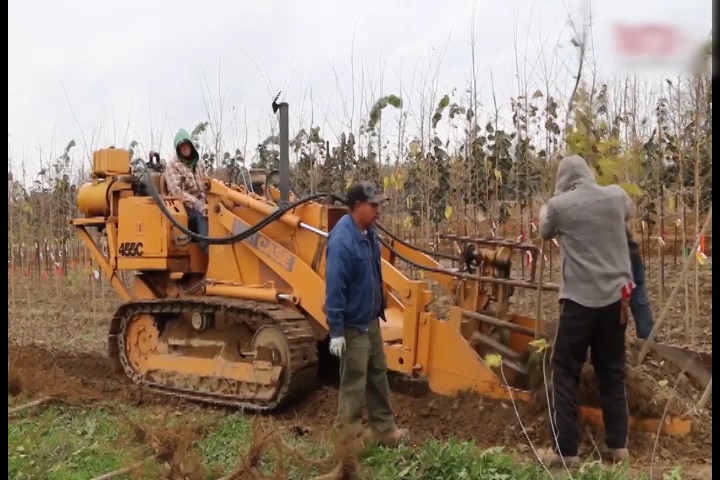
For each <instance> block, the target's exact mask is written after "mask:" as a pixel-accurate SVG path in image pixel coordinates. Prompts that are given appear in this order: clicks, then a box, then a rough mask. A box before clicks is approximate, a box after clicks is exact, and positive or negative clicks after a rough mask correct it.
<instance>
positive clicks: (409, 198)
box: [405, 195, 412, 208]
mask: <svg viewBox="0 0 720 480" xmlns="http://www.w3.org/2000/svg"><path fill="white" fill-rule="evenodd" d="M405 203H406V204H407V207H408V208H412V197H410V195H408V196H407V198H406V199H405Z"/></svg>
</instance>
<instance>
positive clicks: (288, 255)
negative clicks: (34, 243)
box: [72, 103, 689, 434]
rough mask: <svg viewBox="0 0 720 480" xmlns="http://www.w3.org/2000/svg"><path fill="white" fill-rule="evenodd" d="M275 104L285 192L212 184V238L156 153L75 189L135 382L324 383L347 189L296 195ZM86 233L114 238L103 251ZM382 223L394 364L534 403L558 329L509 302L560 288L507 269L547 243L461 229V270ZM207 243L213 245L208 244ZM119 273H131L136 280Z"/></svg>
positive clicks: (230, 391)
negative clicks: (547, 344) (328, 285)
mask: <svg viewBox="0 0 720 480" xmlns="http://www.w3.org/2000/svg"><path fill="white" fill-rule="evenodd" d="M274 106H276V107H277V108H278V109H279V116H280V168H279V187H278V188H274V187H270V186H269V185H268V181H267V176H266V174H265V173H264V172H262V171H257V170H253V171H249V172H248V171H244V174H243V175H242V176H241V177H242V180H241V181H239V182H237V183H238V184H235V183H228V184H226V183H224V182H221V181H218V180H215V179H213V180H210V181H209V185H208V195H207V200H208V223H209V234H208V236H207V237H202V238H201V237H199V236H198V235H197V234H196V233H194V232H193V231H192V229H191V228H189V225H188V216H187V213H186V210H185V207H184V206H183V202H182V201H181V200H180V199H179V198H173V197H172V196H170V195H169V194H168V192H167V190H166V186H165V180H164V174H163V173H162V165H161V164H160V162H159V157H157V156H156V155H155V156H154V157H155V161H153V158H151V159H150V161H149V162H147V163H145V162H144V161H134V162H131V159H130V154H129V152H128V151H126V150H122V149H115V148H109V149H102V150H98V151H96V152H94V154H93V172H92V180H91V181H90V182H89V183H86V184H84V185H82V186H81V187H80V188H79V190H78V195H77V202H78V207H79V210H80V211H81V212H82V214H83V217H82V218H77V219H74V220H73V221H72V223H73V225H74V226H75V228H76V232H77V235H78V236H79V237H80V238H81V239H82V240H83V241H84V243H85V245H86V246H87V248H88V249H89V251H90V252H91V254H92V255H93V257H94V259H95V260H96V262H97V263H98V264H99V266H100V267H101V269H102V272H103V273H104V275H105V276H106V277H107V278H108V279H109V280H110V282H111V283H112V286H113V287H114V288H115V290H116V291H117V292H118V294H119V295H120V296H121V297H122V298H123V300H124V301H125V303H123V304H122V305H121V306H120V307H119V308H118V309H117V311H116V312H115V315H114V317H113V318H112V321H111V324H110V331H109V336H108V346H109V355H110V358H111V360H112V362H113V364H114V365H115V367H116V368H117V369H118V372H124V373H125V375H127V376H128V377H130V378H131V379H132V380H133V381H134V382H135V383H137V384H140V385H143V386H144V387H146V388H148V389H151V390H155V391H157V392H160V393H164V394H168V395H174V396H178V397H184V398H188V399H195V400H199V401H204V402H209V403H215V404H224V405H229V406H235V407H240V408H243V409H247V410H255V411H269V410H273V409H276V408H278V407H280V406H283V405H286V404H288V403H289V402H291V401H293V400H296V399H299V398H300V397H302V396H303V395H304V394H306V393H307V392H308V391H309V390H310V389H311V388H312V387H313V385H314V384H315V381H316V375H317V369H318V366H319V363H320V362H319V360H318V359H319V358H322V357H320V356H319V351H320V349H319V345H322V342H323V341H324V340H326V338H327V331H328V329H327V324H326V320H325V314H324V306H323V303H324V295H325V250H326V248H325V247H326V242H327V237H328V232H329V231H330V230H331V229H332V228H333V226H334V225H335V223H336V222H337V221H338V220H339V219H340V218H341V217H342V216H343V215H345V214H346V212H347V209H346V208H345V207H344V206H338V205H335V204H334V202H333V201H328V199H330V200H342V199H341V198H340V197H335V196H333V195H329V194H317V195H311V196H308V197H305V198H296V196H295V195H294V194H293V193H292V192H291V191H290V190H291V189H290V187H289V147H288V145H289V143H288V121H287V119H288V116H287V108H288V107H287V104H284V103H283V104H280V105H276V104H275V105H274ZM89 229H97V230H98V231H99V232H102V234H103V235H104V236H105V237H106V241H107V247H108V248H107V250H108V253H107V254H104V253H103V252H102V251H101V249H100V247H99V243H98V241H97V239H98V235H91V233H90V230H89ZM381 230H382V231H383V249H382V250H383V253H382V255H383V263H382V273H383V278H384V287H385V294H386V300H387V302H386V304H387V310H386V312H385V315H386V318H387V322H381V324H382V334H383V339H384V340H385V353H386V355H387V362H388V367H389V369H390V370H391V371H394V372H396V373H398V374H401V375H404V376H407V377H413V378H420V379H425V380H427V384H428V385H429V388H430V390H432V391H434V392H436V393H438V394H442V395H455V394H457V393H459V392H463V391H474V392H477V393H479V394H480V395H482V396H485V397H490V398H493V399H509V398H510V397H511V396H512V398H513V399H514V400H515V401H530V400H531V398H532V392H531V389H532V388H536V387H537V386H538V385H537V384H538V383H540V382H537V381H533V380H532V379H533V378H537V376H535V377H533V370H537V365H538V362H532V361H531V359H532V358H533V348H532V347H531V343H532V341H533V340H534V339H536V338H539V337H544V336H546V334H547V330H548V326H547V325H546V324H545V322H537V321H536V320H535V319H532V318H528V317H525V316H521V315H516V314H513V313H512V312H511V302H510V298H511V295H512V294H513V290H516V289H519V288H523V289H532V290H534V291H536V292H537V294H538V299H539V296H540V292H541V291H542V290H555V289H556V288H557V287H555V286H553V285H549V284H548V285H545V284H540V282H538V281H536V280H535V278H534V277H535V270H536V268H535V261H536V259H537V257H538V256H539V255H537V254H535V255H533V258H534V260H533V266H532V267H531V268H530V269H529V270H530V272H529V273H530V275H529V276H530V278H529V279H524V280H521V279H512V278H510V270H511V269H510V267H511V259H512V258H513V254H514V252H516V251H517V250H521V251H530V252H534V253H537V252H538V249H539V247H537V246H536V245H534V244H531V243H521V242H512V241H507V240H501V239H473V238H465V237H456V238H455V240H456V241H458V243H459V244H464V245H465V248H464V251H463V252H462V255H461V260H462V264H461V268H459V269H451V268H446V267H444V266H442V264H441V262H440V261H438V260H435V259H434V258H432V256H431V255H430V254H432V252H426V251H423V250H421V249H418V248H415V247H413V246H412V245H409V244H408V243H406V242H404V241H402V240H401V239H399V238H397V237H394V236H393V235H392V234H391V233H390V232H389V231H387V230H386V229H384V228H382V227H381ZM199 240H202V241H205V242H207V243H209V253H208V254H207V255H206V254H205V253H204V252H203V250H202V248H201V245H200V243H198V241H199ZM452 258H454V259H457V258H455V257H452ZM398 259H400V260H403V261H405V262H407V263H409V264H410V265H411V266H414V267H416V268H420V269H422V270H424V272H425V276H426V277H429V278H430V279H431V280H432V281H434V282H435V284H436V285H437V286H439V288H440V289H442V290H444V295H446V296H450V297H451V298H452V299H453V302H452V303H453V305H452V306H450V308H449V314H448V316H447V318H438V317H437V316H436V314H434V313H432V312H431V309H430V308H429V307H430V305H431V303H432V302H433V300H434V297H435V295H434V294H433V292H432V290H431V289H430V287H429V284H428V282H427V281H426V279H420V280H413V279H411V278H409V277H408V276H406V275H405V274H404V273H403V272H402V271H401V270H400V269H399V268H398V267H397V266H396V265H395V262H396V260H398ZM119 272H134V276H133V279H132V285H131V287H130V288H128V287H127V286H126V284H125V283H124V282H123V281H122V280H121V277H120V275H119ZM325 343H327V342H325ZM489 353H497V354H499V355H500V356H501V357H502V363H501V365H489V364H486V362H485V361H484V358H485V357H486V355H487V354H489ZM495 358H497V357H495ZM533 365H535V366H534V367H533ZM501 369H502V372H501ZM539 378H540V380H542V375H540V377H539ZM508 385H509V386H510V387H511V388H508ZM581 414H582V415H583V416H585V417H587V418H589V419H590V420H592V421H594V422H597V423H599V422H601V416H600V413H599V411H598V410H597V409H595V408H591V407H582V409H581ZM633 421H635V422H638V423H639V424H640V426H641V427H645V428H648V429H651V430H652V431H656V430H657V428H658V425H659V423H658V422H659V420H658V419H642V420H641V419H634V420H633ZM662 428H663V429H664V430H665V431H667V432H668V433H671V434H684V433H686V432H687V431H688V429H689V423H688V422H687V421H686V420H681V419H671V420H668V419H665V420H664V421H663V422H662Z"/></svg>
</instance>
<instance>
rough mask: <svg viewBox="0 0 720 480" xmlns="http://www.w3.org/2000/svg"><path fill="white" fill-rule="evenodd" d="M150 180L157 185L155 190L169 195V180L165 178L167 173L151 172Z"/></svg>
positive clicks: (163, 194)
mask: <svg viewBox="0 0 720 480" xmlns="http://www.w3.org/2000/svg"><path fill="white" fill-rule="evenodd" d="M150 181H151V182H152V184H153V186H154V187H155V190H157V192H158V193H159V194H160V195H161V196H163V197H166V196H168V195H169V193H168V189H167V181H166V180H165V173H164V172H163V173H158V172H151V173H150Z"/></svg>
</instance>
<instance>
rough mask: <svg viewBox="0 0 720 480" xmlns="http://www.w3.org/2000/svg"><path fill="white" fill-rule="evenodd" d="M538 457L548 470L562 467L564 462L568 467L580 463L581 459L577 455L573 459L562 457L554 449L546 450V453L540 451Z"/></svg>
mask: <svg viewBox="0 0 720 480" xmlns="http://www.w3.org/2000/svg"><path fill="white" fill-rule="evenodd" d="M538 457H539V458H540V462H542V464H543V465H545V466H546V467H548V468H554V467H562V466H563V460H564V461H565V465H566V466H567V467H570V466H572V465H576V464H578V463H580V457H578V456H577V455H576V456H573V457H567V456H565V457H560V455H558V454H557V453H556V452H555V451H554V450H552V449H548V450H545V451H544V452H543V451H538Z"/></svg>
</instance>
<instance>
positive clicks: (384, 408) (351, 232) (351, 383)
mask: <svg viewBox="0 0 720 480" xmlns="http://www.w3.org/2000/svg"><path fill="white" fill-rule="evenodd" d="M385 200H386V198H385V196H384V195H382V194H381V193H379V192H378V191H377V189H376V188H375V186H374V185H372V184H371V183H369V182H358V183H355V184H353V185H352V186H351V187H350V189H349V190H348V192H347V203H348V207H349V208H350V213H349V214H347V215H345V216H344V217H342V218H341V219H340V220H339V221H338V222H337V224H336V225H335V227H334V228H333V229H332V231H331V232H330V238H329V240H328V245H327V262H326V264H327V265H326V270H325V285H326V290H325V314H326V317H327V323H328V328H329V329H330V353H332V354H333V355H335V356H336V357H339V358H340V394H339V400H338V403H339V410H340V421H341V423H342V424H343V426H344V427H346V428H349V429H350V431H351V432H353V433H356V434H359V433H360V432H361V431H362V415H363V410H364V408H365V407H367V411H368V420H369V423H370V426H371V427H372V430H373V433H374V434H375V435H376V436H377V438H378V440H379V441H380V443H383V444H385V445H387V446H396V445H398V444H399V443H400V442H401V441H402V440H405V439H406V438H407V437H408V435H409V432H408V431H407V430H406V429H400V428H398V427H397V425H396V424H395V418H394V415H393V412H392V408H391V407H390V387H389V385H388V378H387V361H386V359H385V351H384V347H383V339H382V334H381V332H380V322H379V319H380V318H382V319H383V321H385V296H384V293H383V287H382V272H381V268H380V241H379V239H378V236H377V234H376V233H375V229H374V228H373V225H374V223H375V220H377V218H378V215H379V214H380V206H381V204H382V203H383V202H384V201H385Z"/></svg>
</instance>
